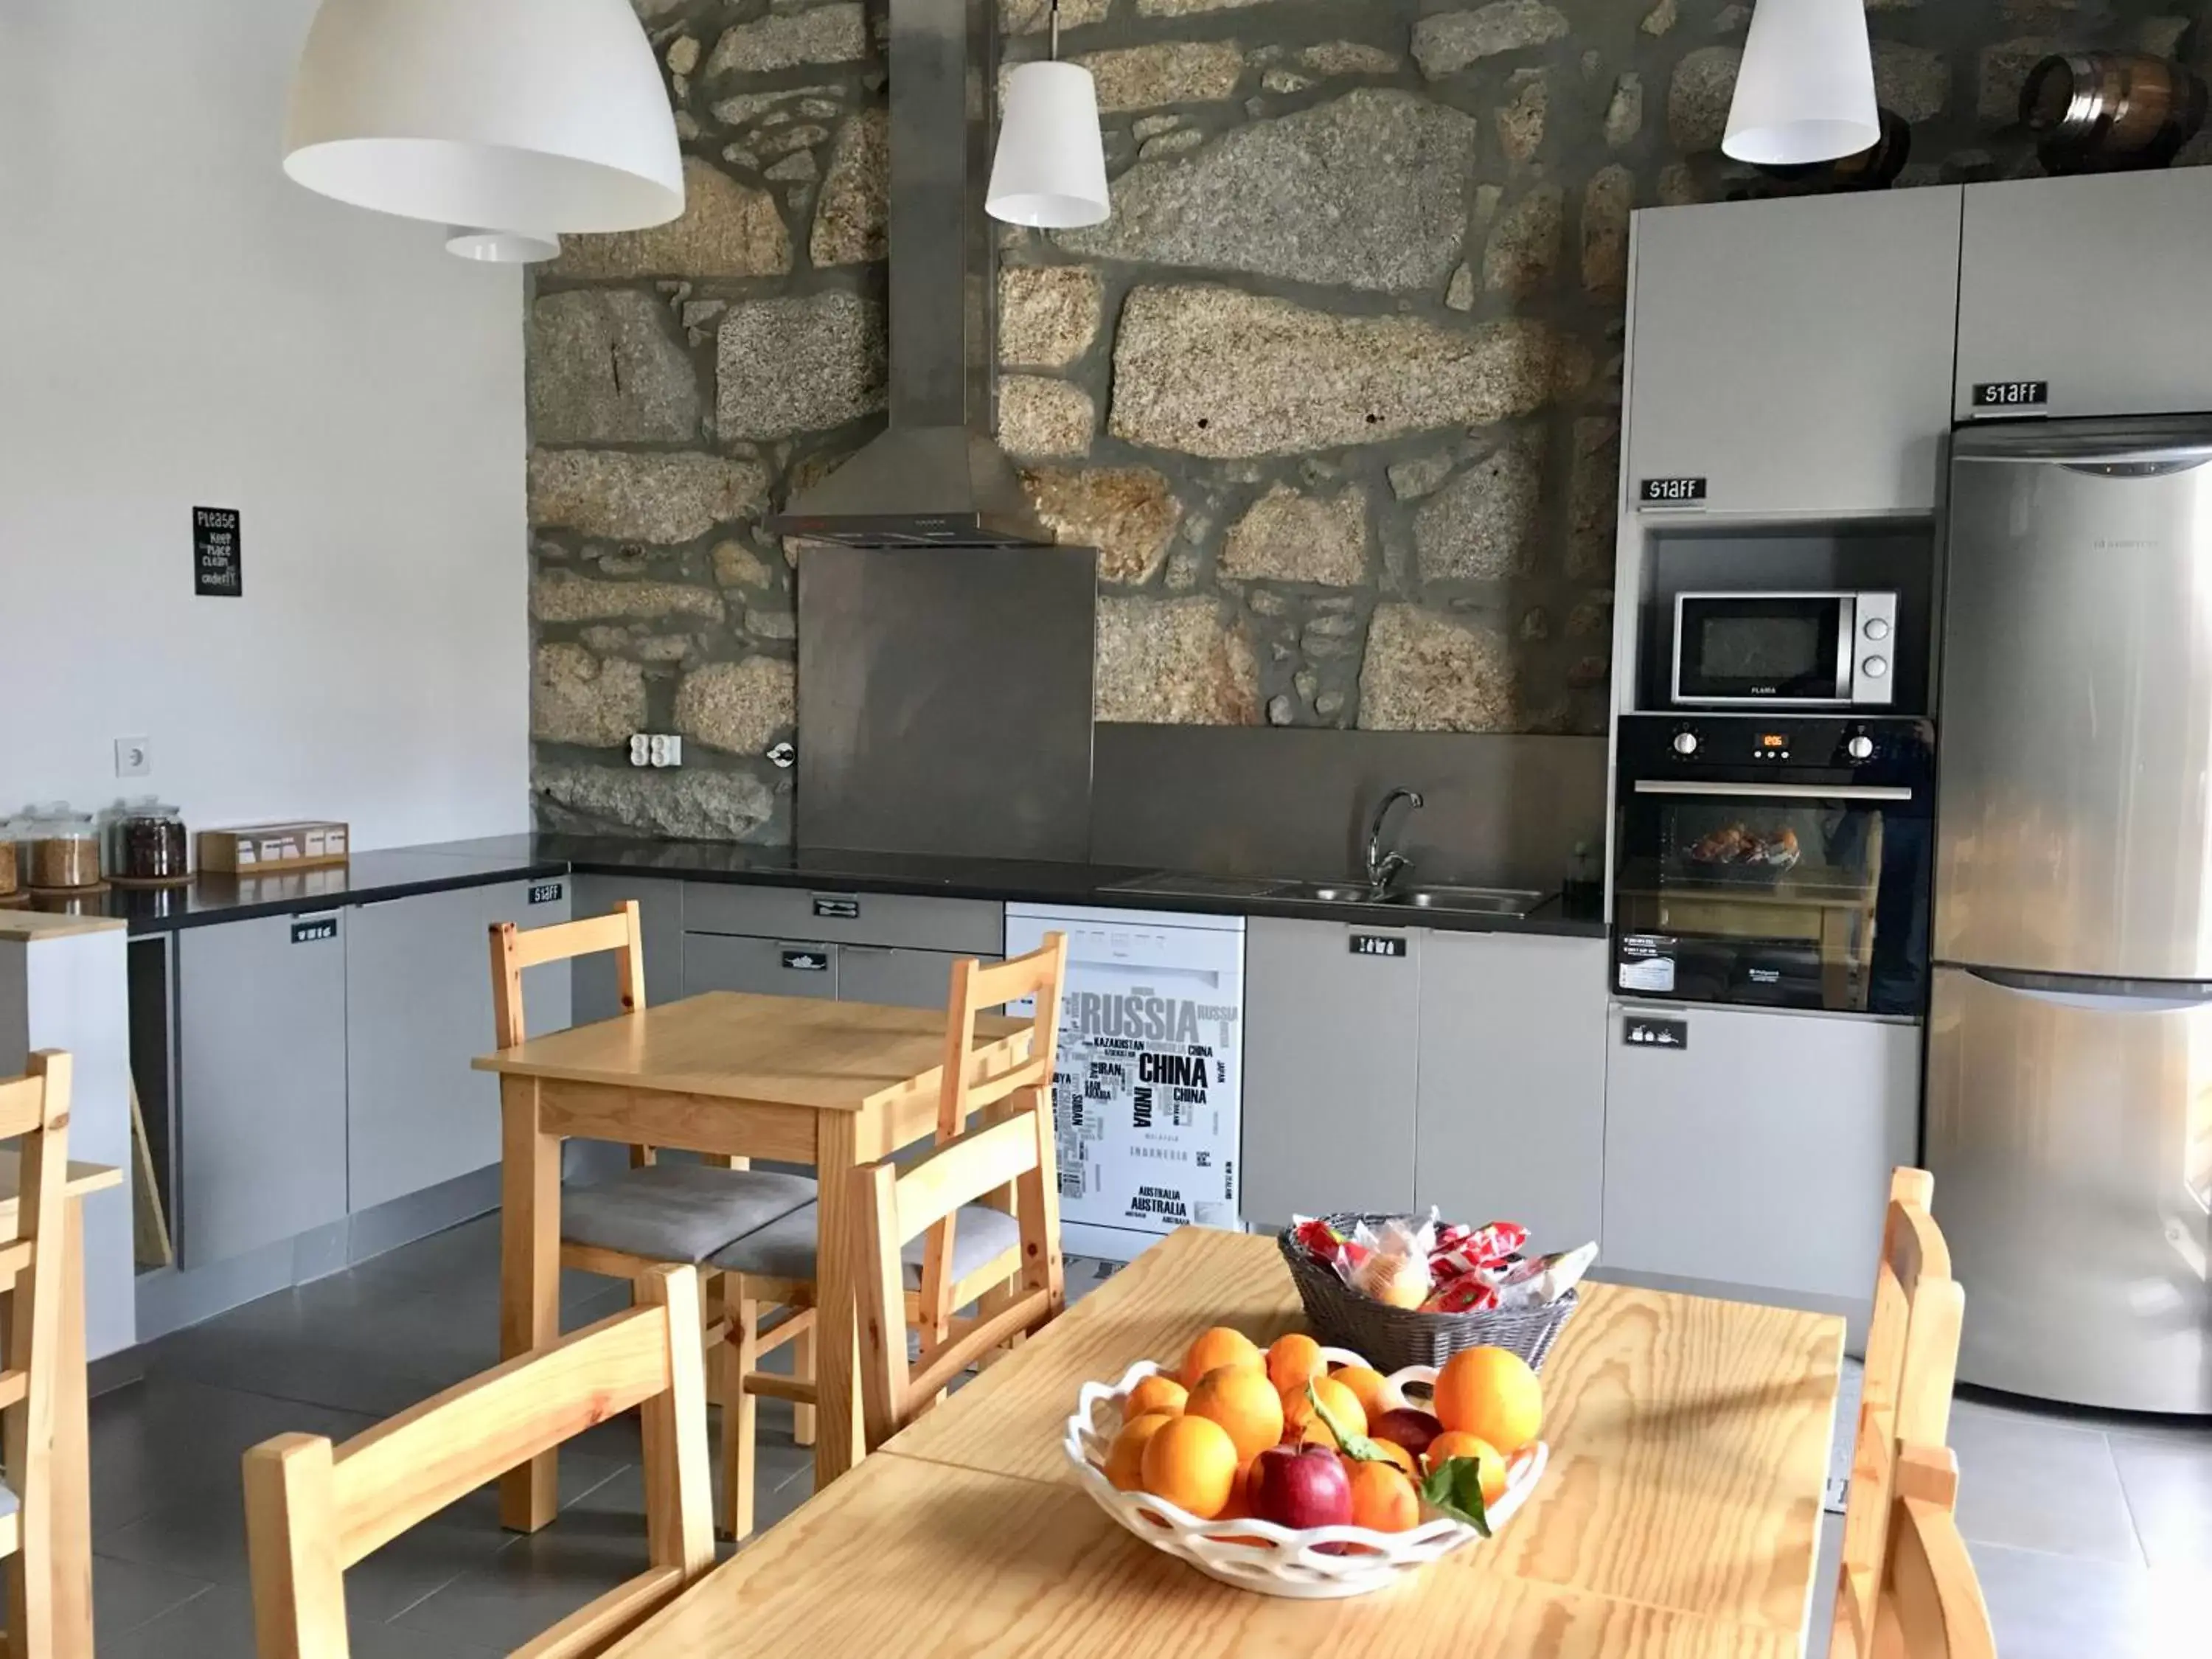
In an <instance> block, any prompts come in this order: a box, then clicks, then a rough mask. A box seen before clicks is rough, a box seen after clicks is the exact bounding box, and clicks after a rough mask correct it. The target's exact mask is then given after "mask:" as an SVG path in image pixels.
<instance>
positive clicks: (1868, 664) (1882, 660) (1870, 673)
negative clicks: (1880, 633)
mask: <svg viewBox="0 0 2212 1659" xmlns="http://www.w3.org/2000/svg"><path fill="white" fill-rule="evenodd" d="M1859 672H1860V673H1862V674H1863V675H1865V676H1866V677H1867V678H1869V679H1870V680H1878V679H1880V678H1881V677H1882V676H1883V675H1885V674H1887V673H1888V672H1889V659H1888V658H1887V657H1869V658H1868V659H1866V660H1865V661H1864V662H1863V663H1861V664H1860V665H1859Z"/></svg>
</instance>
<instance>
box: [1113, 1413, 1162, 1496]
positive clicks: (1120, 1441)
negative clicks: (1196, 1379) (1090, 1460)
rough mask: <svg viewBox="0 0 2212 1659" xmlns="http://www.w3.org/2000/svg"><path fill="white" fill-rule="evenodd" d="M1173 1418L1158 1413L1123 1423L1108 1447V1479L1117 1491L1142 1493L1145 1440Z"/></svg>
mask: <svg viewBox="0 0 2212 1659" xmlns="http://www.w3.org/2000/svg"><path fill="white" fill-rule="evenodd" d="M1169 1420H1170V1419H1168V1418H1167V1417H1166V1416H1165V1415H1164V1414H1161V1413H1154V1414H1152V1416H1149V1417H1133V1418H1131V1419H1129V1420H1128V1421H1127V1422H1126V1423H1124V1424H1123V1425H1121V1433H1119V1434H1117V1435H1115V1437H1114V1443H1113V1444H1112V1445H1111V1446H1109V1447H1108V1448H1107V1449H1106V1479H1107V1480H1109V1481H1110V1482H1112V1483H1113V1486H1114V1490H1115V1491H1116V1492H1141V1491H1143V1490H1144V1486H1145V1474H1144V1468H1145V1443H1146V1442H1147V1441H1149V1440H1150V1439H1151V1438H1152V1437H1153V1436H1154V1435H1155V1434H1157V1433H1158V1432H1159V1431H1160V1426H1161V1425H1163V1424H1164V1423H1166V1422H1168V1421H1169Z"/></svg>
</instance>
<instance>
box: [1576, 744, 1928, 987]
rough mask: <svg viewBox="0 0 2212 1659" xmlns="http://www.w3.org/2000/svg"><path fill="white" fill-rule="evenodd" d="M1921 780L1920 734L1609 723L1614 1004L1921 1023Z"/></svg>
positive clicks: (1924, 791) (1924, 977)
mask: <svg viewBox="0 0 2212 1659" xmlns="http://www.w3.org/2000/svg"><path fill="white" fill-rule="evenodd" d="M1935 775H1936V760H1935V732H1934V729H1933V728H1932V727H1931V726H1929V723H1928V722H1927V721H1925V720H1907V719H1901V718H1894V717H1893V718H1864V717H1861V718H1853V717H1850V716H1839V715H1810V714H1808V715H1802V716H1782V715H1775V716H1770V717H1757V716H1747V715H1738V714H1715V715H1705V716H1693V717H1685V716H1681V715H1674V714H1625V715H1623V716H1622V717H1621V720H1620V736H1619V744H1618V750H1617V771H1616V782H1615V794H1614V811H1615V814H1616V822H1615V824H1614V829H1613V989H1614V991H1615V992H1616V993H1617V994H1620V995H1623V996H1632V997H1638V998H1646V997H1650V998H1659V999H1666V1000H1678V1001H1685V1002H1717V1003H1734V1004H1741V1005H1748V1006H1766V1007H1778V1008H1814V1009H1826V1010H1830V1011H1833V1012H1850V1013H1873V1014H1902V1015H1911V1016H1915V1017H1917V1016H1919V1015H1921V1014H1922V1013H1923V1012H1924V1010H1925V1009H1926V1006H1927V1001H1928V921H1929V878H1930V872H1931V870H1932V867H1933V861H1934V836H1933V834H1932V830H1933V814H1934V806H1935Z"/></svg>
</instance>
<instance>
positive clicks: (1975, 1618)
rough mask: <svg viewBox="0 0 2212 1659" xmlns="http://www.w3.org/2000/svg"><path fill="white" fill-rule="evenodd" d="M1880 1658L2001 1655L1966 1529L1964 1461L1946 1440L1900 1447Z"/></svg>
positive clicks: (1877, 1642)
mask: <svg viewBox="0 0 2212 1659" xmlns="http://www.w3.org/2000/svg"><path fill="white" fill-rule="evenodd" d="M1895 1469H1896V1481H1895V1484H1894V1488H1893V1491H1894V1496H1893V1498H1892V1501H1891V1504H1890V1514H1889V1526H1888V1528H1887V1533H1888V1545H1887V1549H1886V1550H1885V1552H1884V1559H1883V1564H1882V1571H1881V1594H1880V1596H1879V1598H1878V1599H1877V1601H1876V1602H1875V1615H1874V1654H1875V1659H1996V1652H1997V1644H1996V1634H1995V1633H1994V1632H1992V1631H1991V1630H1990V1610H1989V1607H1988V1605H1987V1604H1986V1603H1985V1602H1984V1601H1983V1600H1982V1585H1981V1581H1980V1579H1979V1578H1978V1577H1976V1576H1975V1573H1974V1564H1973V1561H1972V1558H1971V1557H1969V1556H1968V1554H1967V1553H1966V1540H1965V1539H1963V1538H1961V1537H1960V1535H1959V1520H1958V1516H1957V1514H1956V1510H1957V1505H1958V1497H1959V1462H1958V1459H1957V1458H1955V1457H1954V1456H1953V1455H1951V1452H1950V1451H1949V1449H1948V1448H1946V1447H1942V1446H1916V1445H1913V1444H1911V1443H1909V1442H1905V1443H1900V1444H1899V1446H1898V1448H1897V1456H1896V1462H1895Z"/></svg>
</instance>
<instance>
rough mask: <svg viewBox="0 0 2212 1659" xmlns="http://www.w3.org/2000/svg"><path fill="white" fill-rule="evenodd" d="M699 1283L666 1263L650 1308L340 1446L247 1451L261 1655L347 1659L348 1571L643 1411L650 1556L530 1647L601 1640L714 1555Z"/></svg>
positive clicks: (270, 1446) (568, 1646)
mask: <svg viewBox="0 0 2212 1659" xmlns="http://www.w3.org/2000/svg"><path fill="white" fill-rule="evenodd" d="M701 1318H702V1314H701V1310H700V1304H699V1279H698V1274H697V1273H696V1270H694V1269H692V1268H690V1267H655V1268H653V1269H652V1270H651V1271H649V1272H648V1273H646V1274H645V1275H644V1276H643V1277H642V1278H641V1279H639V1281H638V1305H637V1306H636V1307H634V1308H630V1309H629V1310H625V1311H623V1312H622V1313H618V1314H616V1315H614V1316H611V1317H610V1318H607V1319H603V1320H601V1321H599V1323H597V1324H596V1325H592V1326H590V1327H588V1328H586V1329H584V1330H581V1331H578V1332H576V1333H575V1334H574V1335H571V1336H567V1337H563V1338H562V1340H560V1341H559V1342H557V1343H556V1344H555V1345H553V1346H550V1347H548V1348H541V1349H539V1350H538V1352H535V1353H531V1354H526V1355H524V1356H523V1357H522V1358H520V1359H510V1360H509V1361H507V1364H504V1365H501V1366H500V1367H499V1368H498V1369H497V1370H489V1371H486V1372H485V1373H483V1375H482V1376H477V1377H473V1378H471V1379H470V1380H469V1381H468V1382H465V1383H460V1384H459V1385H457V1386H455V1387H453V1388H451V1389H447V1390H446V1391H445V1392H444V1393H443V1394H441V1395H438V1396H437V1397H436V1398H435V1399H433V1400H428V1401H424V1402H423V1403H422V1405H420V1406H417V1407H414V1408H413V1409H412V1410H411V1411H407V1412H403V1413H401V1414H400V1415H398V1417H395V1418H392V1419H390V1420H389V1421H387V1422H384V1423H380V1424H379V1425H377V1426H376V1427H374V1428H373V1429H369V1430H368V1431H365V1432H363V1433H362V1434H359V1435H356V1436H355V1437H354V1438H352V1439H351V1440H349V1441H347V1442H346V1443H345V1444H343V1446H332V1445H331V1443H330V1442H329V1441H328V1440H326V1439H325V1438H324V1437H322V1436H320V1435H312V1434H287V1435H279V1436H278V1437H276V1439H274V1440H269V1441H264V1442H263V1443H261V1444H260V1445H258V1446H256V1447H255V1448H253V1449H252V1450H251V1451H249V1452H247V1453H246V1543H247V1547H248V1551H249V1553H250V1558H251V1565H252V1579H253V1626H254V1632H255V1639H256V1645H257V1647H258V1651H259V1654H260V1659H346V1655H347V1653H348V1652H349V1646H348V1643H347V1634H346V1611H345V1579H344V1574H345V1570H346V1569H347V1568H348V1567H349V1566H351V1565H353V1564H354V1563H355V1562H356V1561H359V1560H360V1559H362V1557H363V1556H365V1555H367V1554H368V1553H370V1552H371V1551H372V1550H375V1549H378V1548H380V1547H382V1546H383V1545H385V1544H386V1543H389V1542H390V1541H392V1539H394V1538H396V1537H398V1535H399V1534H401V1533H403V1532H404V1531H406V1530H407V1529H408V1528H410V1527H412V1526H414V1525H416V1524H417V1523H418V1522H422V1521H423V1520H425V1519H427V1518H428V1516H431V1515H434V1514H435V1513H436V1512H437V1511H438V1510H441V1509H443V1508H445V1507H446V1506H447V1504H451V1503H453V1502H454V1501H455V1500H456V1499H458V1498H462V1497H465V1496H466V1495H467V1494H468V1493H469V1492H472V1491H474V1490H475V1489H476V1488H477V1487H478V1486H482V1485H483V1484H484V1483H485V1482H486V1481H487V1480H493V1479H495V1477H497V1476H499V1475H501V1474H505V1473H506V1472H507V1470H509V1469H511V1468H516V1467H517V1466H519V1465H520V1464H522V1463H525V1462H528V1461H529V1460H530V1459H531V1458H532V1457H534V1456H536V1455H538V1454H539V1453H541V1452H544V1451H549V1450H550V1449H553V1448H554V1447H556V1446H558V1445H559V1444H560V1443H562V1441H564V1440H567V1439H569V1438H571V1437H574V1436H575V1435H577V1434H580V1433H581V1432H582V1431H584V1430H586V1429H588V1428H590V1427H591V1426H592V1425H593V1424H595V1423H598V1422H600V1421H602V1420H604V1419H606V1418H608V1417H611V1416H612V1415H614V1414H615V1413H617V1412H623V1411H628V1410H629V1408H630V1407H634V1406H638V1407H643V1408H644V1411H643V1415H644V1425H645V1518H646V1539H647V1551H648V1553H649V1554H650V1556H651V1559H652V1565H651V1566H650V1567H649V1568H647V1571H645V1572H643V1573H641V1574H640V1575H639V1576H638V1577H635V1578H633V1579H630V1580H629V1582H628V1583H623V1584H621V1585H618V1586H617V1587H616V1588H615V1589H612V1590H610V1591H608V1592H607V1593H606V1594H605V1595H602V1596H600V1597H599V1598H598V1599H597V1600H596V1601H592V1602H590V1603H588V1604H587V1605H586V1606H585V1607H582V1608H580V1609H579V1610H578V1611H577V1612H575V1613H571V1614H570V1615H569V1616H568V1618H566V1619H564V1620H562V1621H561V1622H560V1623H559V1624H557V1625H556V1626H554V1627H553V1628H552V1629H551V1630H550V1631H548V1632H545V1633H544V1635H543V1636H541V1637H539V1638H538V1639H537V1640H536V1641H534V1642H532V1644H530V1645H529V1646H528V1647H526V1648H525V1649H523V1650H521V1651H522V1652H523V1653H525V1654H527V1655H529V1656H531V1659H580V1656H586V1655H592V1654H597V1653H599V1652H601V1651H603V1650H605V1648H606V1647H608V1646H609V1645H610V1644H611V1643H613V1642H614V1641H615V1640H616V1639H617V1638H619V1637H621V1636H623V1634H625V1633H626V1632H629V1630H630V1629H631V1628H632V1627H633V1626H635V1625H636V1624H637V1623H638V1622H639V1621H640V1620H642V1619H644V1618H645V1617H646V1616H647V1614H648V1613H652V1612H653V1611H654V1610H655V1609H656V1608H658V1607H661V1606H662V1605H663V1604H665V1602H667V1601H669V1600H670V1599H671V1597H673V1596H674V1595H677V1594H678V1592H679V1591H681V1590H682V1589H684V1588H685V1587H686V1586H688V1585H689V1584H690V1583H692V1582H693V1581H694V1580H696V1578H698V1577H700V1576H701V1575H702V1574H703V1573H705V1572H706V1571H708V1570H709V1569H710V1568H712V1567H713V1565H714V1525H713V1517H712V1516H711V1514H710V1510H711V1508H712V1500H711V1498H710V1496H709V1492H708V1474H709V1465H708V1461H707V1460H708V1449H707V1399H706V1376H705V1369H704V1351H703V1349H702V1346H701V1341H700V1322H701Z"/></svg>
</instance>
